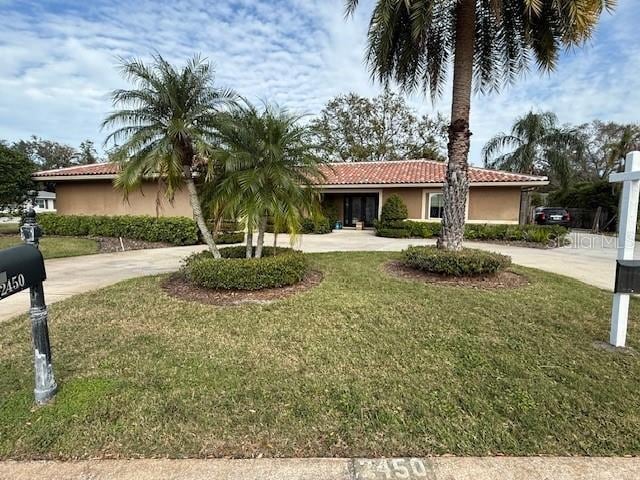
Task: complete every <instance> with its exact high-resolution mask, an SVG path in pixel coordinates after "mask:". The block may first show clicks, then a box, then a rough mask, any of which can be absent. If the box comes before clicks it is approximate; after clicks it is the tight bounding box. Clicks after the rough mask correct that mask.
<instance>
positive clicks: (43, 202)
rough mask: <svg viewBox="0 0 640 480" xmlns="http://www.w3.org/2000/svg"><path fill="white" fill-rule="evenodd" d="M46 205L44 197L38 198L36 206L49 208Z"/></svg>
mask: <svg viewBox="0 0 640 480" xmlns="http://www.w3.org/2000/svg"><path fill="white" fill-rule="evenodd" d="M45 205H46V204H45V201H44V199H42V198H36V207H38V208H47V207H46V206H45Z"/></svg>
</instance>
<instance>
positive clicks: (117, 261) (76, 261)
mask: <svg viewBox="0 0 640 480" xmlns="http://www.w3.org/2000/svg"><path fill="white" fill-rule="evenodd" d="M265 243H266V244H267V245H272V244H273V236H272V235H269V234H267V236H266V239H265ZM434 243H435V241H434V240H424V239H393V238H381V237H376V236H375V235H374V234H373V232H371V231H354V230H341V231H336V232H333V233H331V234H329V235H301V236H299V237H298V239H297V244H296V245H297V248H300V249H302V250H304V251H306V252H334V251H399V250H402V249H404V248H406V247H407V246H409V245H433V244H434ZM288 244H289V238H288V236H287V235H279V236H278V245H280V246H287V245H288ZM466 245H467V246H469V247H474V248H480V249H483V250H490V251H495V252H500V253H504V254H505V255H510V256H511V258H512V259H513V262H514V263H517V264H519V265H524V266H526V267H533V268H539V269H541V270H546V271H548V272H553V273H558V274H561V275H566V276H569V277H573V278H576V279H578V280H580V281H583V282H585V283H588V284H591V285H594V286H596V287H599V288H603V289H609V290H611V289H612V288H613V279H614V275H615V257H616V239H615V238H614V237H604V236H600V235H591V234H577V233H574V234H572V245H570V246H567V247H562V248H556V249H553V250H543V249H536V248H527V247H516V246H510V245H499V244H489V243H479V242H467V244H466ZM202 249H204V247H203V246H202V245H198V246H192V247H173V248H159V249H152V250H137V251H130V252H120V253H105V254H99V255H86V256H82V257H70V258H60V259H52V260H47V261H46V268H47V276H48V278H47V281H46V282H45V295H46V298H47V302H48V303H49V304H51V303H53V302H57V301H59V300H62V299H65V298H68V297H70V296H72V295H76V294H78V293H83V292H87V291H89V290H95V289H97V288H101V287H104V286H107V285H111V284H113V283H117V282H119V281H121V280H125V279H128V278H133V277H139V276H143V275H155V274H160V273H166V272H171V271H175V270H177V269H178V267H179V265H180V260H181V259H182V258H184V257H185V256H187V255H189V254H190V253H192V252H195V251H200V250H202ZM636 252H637V255H640V249H639V248H636ZM28 307H29V296H28V292H26V291H25V292H21V293H19V294H17V295H14V296H12V297H9V298H6V299H4V300H3V301H2V302H1V303H0V322H1V321H4V320H7V319H9V318H12V317H14V316H16V315H18V314H21V313H24V312H26V311H27V310H28Z"/></svg>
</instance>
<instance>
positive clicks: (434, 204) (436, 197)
mask: <svg viewBox="0 0 640 480" xmlns="http://www.w3.org/2000/svg"><path fill="white" fill-rule="evenodd" d="M443 205H444V202H443V199H442V194H441V193H430V194H429V195H428V196H427V218H442V206H443Z"/></svg>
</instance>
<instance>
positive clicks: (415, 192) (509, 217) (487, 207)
mask: <svg viewBox="0 0 640 480" xmlns="http://www.w3.org/2000/svg"><path fill="white" fill-rule="evenodd" d="M520 190H521V189H520V187H471V188H470V189H469V209H468V220H469V221H476V222H481V221H486V222H494V223H498V222H517V221H518V215H519V212H520ZM440 192H442V188H440V187H436V188H412V187H407V188H386V189H384V190H383V193H382V197H383V200H382V201H383V203H384V202H385V201H386V200H387V199H388V198H389V197H390V196H391V195H393V194H397V195H399V196H400V198H402V200H403V201H404V203H405V205H406V206H407V211H408V214H409V218H410V219H415V220H425V216H426V213H427V212H426V206H425V208H424V209H423V205H422V204H423V202H426V198H428V195H429V193H440Z"/></svg>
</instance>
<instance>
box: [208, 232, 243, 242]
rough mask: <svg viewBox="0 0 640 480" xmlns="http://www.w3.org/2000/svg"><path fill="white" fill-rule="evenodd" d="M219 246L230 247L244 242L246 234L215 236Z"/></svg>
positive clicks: (224, 233) (221, 233) (227, 233)
mask: <svg viewBox="0 0 640 480" xmlns="http://www.w3.org/2000/svg"><path fill="white" fill-rule="evenodd" d="M213 238H214V240H215V241H216V243H217V244H220V245H228V244H231V243H242V242H244V232H220V233H216V234H215V235H214V236H213Z"/></svg>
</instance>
